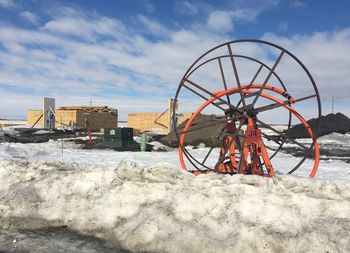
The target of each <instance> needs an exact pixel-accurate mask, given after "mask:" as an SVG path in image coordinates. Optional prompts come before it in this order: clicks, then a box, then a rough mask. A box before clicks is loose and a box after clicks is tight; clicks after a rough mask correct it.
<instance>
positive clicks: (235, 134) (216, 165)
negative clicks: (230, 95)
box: [214, 120, 243, 170]
mask: <svg viewBox="0 0 350 253" xmlns="http://www.w3.org/2000/svg"><path fill="white" fill-rule="evenodd" d="M242 126H243V120H241V121H240V123H239V126H238V128H237V129H236V132H235V133H233V135H232V139H231V140H230V142H229V144H228V145H227V146H226V147H225V150H224V153H223V155H222V156H221V157H219V160H218V161H217V163H216V164H215V167H214V170H216V169H217V167H218V166H219V164H220V163H222V162H223V161H224V160H225V155H226V153H227V151H228V149H229V148H230V146H231V145H232V142H233V141H234V140H236V137H237V136H238V135H239V131H240V130H241V128H242ZM236 143H237V146H238V148H239V149H240V152H241V151H242V150H243V149H242V148H241V143H240V140H239V138H238V142H237V140H236Z"/></svg>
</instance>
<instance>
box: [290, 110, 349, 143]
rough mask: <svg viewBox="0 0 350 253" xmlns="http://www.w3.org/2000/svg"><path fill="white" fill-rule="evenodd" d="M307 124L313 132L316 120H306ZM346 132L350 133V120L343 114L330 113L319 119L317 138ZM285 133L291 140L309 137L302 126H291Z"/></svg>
mask: <svg viewBox="0 0 350 253" xmlns="http://www.w3.org/2000/svg"><path fill="white" fill-rule="evenodd" d="M308 124H309V125H310V126H311V128H312V130H313V131H315V129H316V126H317V119H311V120H308ZM347 132H350V119H349V118H348V117H346V116H345V115H344V114H342V113H340V112H338V113H336V114H333V113H330V114H328V115H326V116H322V117H321V121H320V129H319V134H318V136H322V135H326V134H330V133H341V134H345V133H347ZM286 133H287V134H288V136H290V137H292V138H309V137H310V135H309V134H308V133H307V131H306V129H305V127H304V126H303V125H302V124H298V125H295V126H293V127H292V128H290V129H289V130H288V131H287V132H286Z"/></svg>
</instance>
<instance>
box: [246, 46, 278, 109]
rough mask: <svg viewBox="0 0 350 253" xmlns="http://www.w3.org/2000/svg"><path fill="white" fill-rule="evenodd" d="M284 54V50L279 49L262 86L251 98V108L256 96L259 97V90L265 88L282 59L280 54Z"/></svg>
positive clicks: (256, 98)
mask: <svg viewBox="0 0 350 253" xmlns="http://www.w3.org/2000/svg"><path fill="white" fill-rule="evenodd" d="M283 54H284V50H282V51H281V53H280V55H279V56H278V58H277V60H276V61H275V64H274V65H273V66H272V68H271V70H270V73H269V74H268V75H267V77H266V78H265V81H264V83H263V85H262V87H261V88H260V90H259V91H258V94H257V95H256V96H255V98H254V100H253V103H252V104H251V105H250V108H253V107H254V105H255V103H256V101H257V100H258V98H259V97H260V94H261V92H262V91H263V89H264V88H265V86H266V84H267V82H268V81H269V80H270V78H271V76H272V74H273V73H274V72H275V69H276V67H277V65H278V63H279V62H280V61H281V59H282V56H283Z"/></svg>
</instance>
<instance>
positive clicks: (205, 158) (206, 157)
mask: <svg viewBox="0 0 350 253" xmlns="http://www.w3.org/2000/svg"><path fill="white" fill-rule="evenodd" d="M213 149H214V147H211V148H210V150H209V152H208V153H207V155H206V156H205V157H204V159H203V162H202V164H204V163H205V162H206V161H207V159H208V157H209V155H210V153H211V151H213Z"/></svg>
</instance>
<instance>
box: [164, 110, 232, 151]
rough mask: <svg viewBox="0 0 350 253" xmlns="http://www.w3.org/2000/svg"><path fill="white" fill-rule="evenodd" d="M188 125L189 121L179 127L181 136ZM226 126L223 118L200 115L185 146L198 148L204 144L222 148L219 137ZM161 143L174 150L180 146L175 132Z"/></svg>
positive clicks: (187, 136)
mask: <svg viewBox="0 0 350 253" xmlns="http://www.w3.org/2000/svg"><path fill="white" fill-rule="evenodd" d="M186 123H187V120H186V121H185V122H183V123H182V124H180V126H179V127H178V133H179V136H180V135H181V133H182V131H183V128H184V127H185V125H186ZM224 126H225V122H224V121H223V120H222V118H218V117H217V116H215V115H199V116H198V117H197V118H196V120H195V121H194V122H193V123H192V125H191V128H190V131H189V132H188V133H187V134H186V138H185V145H193V146H197V145H199V144H200V143H204V144H205V145H206V146H210V147H213V146H214V147H220V146H221V144H222V143H221V140H220V139H219V138H218V136H219V135H220V132H221V131H222V129H223V127H224ZM159 142H161V143H163V144H164V145H167V146H170V147H174V148H175V147H178V146H179V143H178V140H177V138H176V134H175V132H174V131H172V132H170V133H169V134H168V135H166V136H164V137H162V138H161V139H160V140H159Z"/></svg>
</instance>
